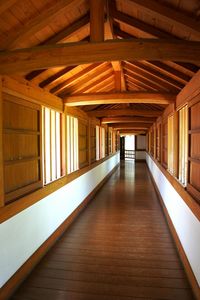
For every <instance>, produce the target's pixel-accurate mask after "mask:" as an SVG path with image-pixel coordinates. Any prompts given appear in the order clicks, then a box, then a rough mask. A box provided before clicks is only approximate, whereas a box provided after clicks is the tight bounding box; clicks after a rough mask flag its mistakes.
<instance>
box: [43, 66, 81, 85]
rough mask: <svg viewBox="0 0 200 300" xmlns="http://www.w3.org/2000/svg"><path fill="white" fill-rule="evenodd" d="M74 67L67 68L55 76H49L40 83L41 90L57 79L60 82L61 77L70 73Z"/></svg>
mask: <svg viewBox="0 0 200 300" xmlns="http://www.w3.org/2000/svg"><path fill="white" fill-rule="evenodd" d="M75 67H76V66H68V67H66V68H64V69H62V70H60V71H58V72H56V73H55V74H53V75H51V76H50V77H48V78H47V79H44V80H43V81H41V82H40V84H39V86H40V87H41V88H44V87H45V86H47V85H49V84H52V83H54V82H56V80H58V79H59V80H60V79H61V78H62V76H64V75H66V74H67V73H68V72H70V71H71V70H72V69H74V68H75Z"/></svg>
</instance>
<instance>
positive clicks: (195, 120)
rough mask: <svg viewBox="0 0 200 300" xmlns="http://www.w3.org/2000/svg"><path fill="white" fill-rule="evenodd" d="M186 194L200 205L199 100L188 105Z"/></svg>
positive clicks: (197, 98)
mask: <svg viewBox="0 0 200 300" xmlns="http://www.w3.org/2000/svg"><path fill="white" fill-rule="evenodd" d="M188 113H189V131H188V134H189V147H188V148H189V149H188V184H187V190H188V192H189V193H190V194H191V195H192V196H193V197H194V198H195V199H196V200H197V201H198V202H199V203H200V117H199V116H200V99H199V97H196V99H194V100H193V101H192V102H191V103H190V104H189V111H188Z"/></svg>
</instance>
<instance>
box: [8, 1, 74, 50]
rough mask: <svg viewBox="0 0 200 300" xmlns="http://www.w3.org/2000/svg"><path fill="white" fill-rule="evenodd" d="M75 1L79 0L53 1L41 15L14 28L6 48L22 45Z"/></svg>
mask: <svg viewBox="0 0 200 300" xmlns="http://www.w3.org/2000/svg"><path fill="white" fill-rule="evenodd" d="M75 2H78V1H77V0H60V1H56V2H53V4H52V5H51V6H49V7H48V8H46V9H45V10H44V11H42V12H40V14H39V15H37V16H36V17H35V18H33V19H31V20H30V21H28V22H27V23H26V24H25V25H23V26H21V28H20V29H19V30H17V31H16V30H14V32H13V33H12V34H10V36H9V38H8V40H7V42H5V48H9V49H14V48H16V47H17V46H18V45H20V43H24V42H25V41H26V40H28V39H29V38H30V36H32V35H33V34H35V33H36V32H38V31H40V30H41V29H42V28H44V27H45V26H47V25H48V24H49V23H51V22H52V21H53V20H54V19H55V18H56V17H57V16H59V15H60V14H62V13H63V12H64V11H66V9H70V8H71V7H72V6H74V5H75Z"/></svg>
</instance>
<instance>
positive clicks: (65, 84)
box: [50, 63, 101, 94]
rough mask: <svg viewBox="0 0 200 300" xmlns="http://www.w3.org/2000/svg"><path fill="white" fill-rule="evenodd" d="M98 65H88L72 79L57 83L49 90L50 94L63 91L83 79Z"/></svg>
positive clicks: (98, 64)
mask: <svg viewBox="0 0 200 300" xmlns="http://www.w3.org/2000/svg"><path fill="white" fill-rule="evenodd" d="M100 65H101V64H100V63H96V64H91V65H89V66H88V67H86V68H84V69H83V70H81V71H80V72H78V73H77V74H74V75H73V76H72V77H70V78H68V79H67V80H65V81H63V82H61V83H59V84H58V85H56V86H55V87H53V88H52V89H51V90H50V92H51V93H56V94H58V93H59V92H61V91H62V90H63V89H65V88H67V87H68V86H69V85H70V84H73V83H75V82H76V81H77V80H80V79H81V78H82V77H84V76H85V75H86V74H88V72H91V71H92V70H94V69H95V68H97V67H98V66H100Z"/></svg>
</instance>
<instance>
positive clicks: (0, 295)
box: [0, 163, 119, 300]
mask: <svg viewBox="0 0 200 300" xmlns="http://www.w3.org/2000/svg"><path fill="white" fill-rule="evenodd" d="M118 167H119V163H118V164H117V165H116V166H115V167H114V168H113V169H112V171H110V172H109V173H108V175H106V177H105V178H104V179H103V180H102V181H101V182H100V183H99V184H98V185H97V186H96V188H95V189H94V190H93V191H92V192H91V193H90V194H89V195H88V196H87V197H86V198H85V200H84V201H83V202H82V203H81V204H80V205H79V206H78V207H77V208H76V209H75V210H74V211H73V213H72V214H71V215H70V216H69V217H68V218H67V219H66V220H65V221H64V222H63V223H62V224H61V225H60V226H59V227H58V228H57V229H56V231H54V233H53V234H52V235H51V236H50V237H49V238H48V239H47V240H46V241H45V242H44V243H43V244H42V245H41V246H40V247H39V248H38V249H37V250H36V252H35V253H34V254H33V255H32V256H31V257H30V258H29V259H28V260H27V261H26V262H25V263H24V264H23V265H22V266H21V268H20V269H19V270H18V271H17V272H16V273H15V274H14V275H13V276H12V277H11V278H10V279H9V280H8V281H7V283H6V284H5V285H4V286H3V287H2V288H1V290H0V300H6V299H9V297H11V296H12V294H13V293H14V292H15V290H16V289H17V288H18V287H19V285H20V284H21V283H22V282H23V281H24V279H25V278H26V277H27V276H28V275H29V274H30V272H31V271H32V270H33V269H34V268H35V266H36V265H37V264H38V263H39V261H40V260H41V259H42V258H43V257H44V255H45V254H46V253H47V252H48V251H49V249H50V248H51V247H52V246H53V245H54V244H55V243H56V241H57V240H58V239H59V238H60V236H61V235H62V234H63V233H64V232H65V231H66V229H67V228H68V227H69V226H70V225H71V223H72V222H73V221H74V220H75V219H76V217H77V216H78V215H79V214H80V213H81V212H82V211H83V209H84V208H85V207H86V206H87V205H88V203H89V202H90V201H91V200H92V198H93V197H94V196H95V194H96V193H97V192H98V190H99V189H100V188H101V187H102V186H103V185H104V184H105V182H106V181H107V180H108V179H109V177H110V176H111V175H112V174H113V173H114V172H115V171H116V169H117V168H118Z"/></svg>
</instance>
